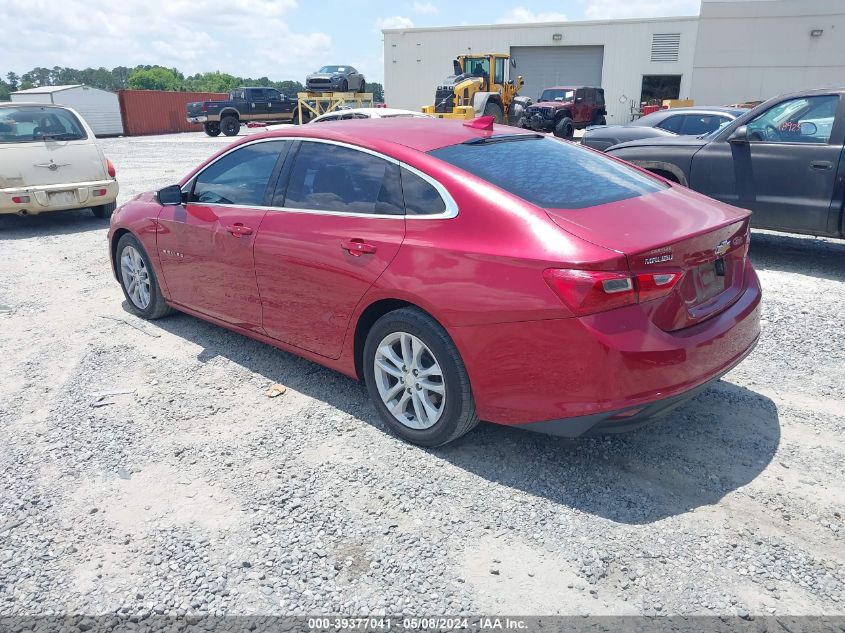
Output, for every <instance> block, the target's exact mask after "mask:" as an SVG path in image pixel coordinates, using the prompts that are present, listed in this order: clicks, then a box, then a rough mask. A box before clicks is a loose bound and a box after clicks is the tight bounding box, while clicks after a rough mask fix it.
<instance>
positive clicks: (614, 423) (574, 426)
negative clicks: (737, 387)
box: [520, 337, 759, 438]
mask: <svg viewBox="0 0 845 633" xmlns="http://www.w3.org/2000/svg"><path fill="white" fill-rule="evenodd" d="M758 339H759V337H758ZM758 339H755V341H754V343H753V344H752V346H751V347H750V348H749V349H748V350H747V351H746V352H745V353H744V354H743V355H742V356H741V357H740V358H738V359H737V360H736V361H735V362H734V363H733V365H731V366H730V367H728V368H727V369H726V370H725V371H723V372H722V373H721V374H719V375H717V376H714V377H713V378H711V379H710V380H708V381H707V382H705V383H704V384H701V385H699V386H698V387H694V388H693V389H690V390H688V391H685V392H683V393H681V394H678V395H677V396H673V397H671V398H666V399H664V400H657V401H655V402H652V403H650V404H647V405H645V406H638V407H628V408H625V409H620V410H618V411H606V412H604V413H594V414H592V415H583V416H579V417H574V418H563V419H561V420H548V421H546V422H534V423H531V424H525V425H521V426H520V428H522V429H525V430H526V431H534V432H535V433H544V434H546V435H558V436H561V437H568V438H576V437H582V436H591V435H605V434H612V433H625V432H627V431H633V430H634V429H638V428H640V427H641V426H644V425H646V424H648V423H650V422H653V421H655V420H656V419H658V418H660V417H662V416H664V415H666V414H667V413H669V412H670V411H672V410H673V409H675V408H676V407H678V406H680V405H682V404H683V403H684V402H686V401H687V400H691V399H692V398H694V397H695V396H697V395H698V394H700V393H701V392H702V391H705V390H706V389H707V388H708V387H710V385H712V384H713V383H714V382H717V381H718V380H719V378H721V377H722V376H724V375H725V374H726V373H728V372H729V371H730V370H731V369H733V368H734V367H736V366H737V365H738V364H739V363H740V362H742V361H743V359H745V357H746V356H748V354H750V353H751V352H752V350H753V349H754V347H755V346H756V345H757V340H758Z"/></svg>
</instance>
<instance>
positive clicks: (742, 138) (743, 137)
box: [728, 125, 748, 143]
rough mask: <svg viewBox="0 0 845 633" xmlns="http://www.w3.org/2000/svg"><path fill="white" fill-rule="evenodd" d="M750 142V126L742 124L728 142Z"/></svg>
mask: <svg viewBox="0 0 845 633" xmlns="http://www.w3.org/2000/svg"><path fill="white" fill-rule="evenodd" d="M747 142H748V127H747V126H745V125H740V126H739V127H738V128H736V129H735V130H734V131H733V134H731V135H730V136H729V137H728V143H747Z"/></svg>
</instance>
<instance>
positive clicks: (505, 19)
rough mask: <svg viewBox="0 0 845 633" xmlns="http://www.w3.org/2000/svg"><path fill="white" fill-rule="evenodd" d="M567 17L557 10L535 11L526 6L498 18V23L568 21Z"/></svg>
mask: <svg viewBox="0 0 845 633" xmlns="http://www.w3.org/2000/svg"><path fill="white" fill-rule="evenodd" d="M566 20H567V17H566V15H565V14H563V13H558V12H557V11H541V12H540V13H534V12H533V11H531V10H530V9H526V8H525V7H516V8H515V9H511V10H510V11H508V12H507V13H505V14H504V15H503V16H502V17H500V18H499V19H498V20H496V22H497V24H521V23H525V22H566Z"/></svg>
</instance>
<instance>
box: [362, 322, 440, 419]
mask: <svg viewBox="0 0 845 633" xmlns="http://www.w3.org/2000/svg"><path fill="white" fill-rule="evenodd" d="M373 364H374V370H375V380H376V387H377V388H378V392H379V395H380V396H381V399H382V402H384V405H385V407H387V410H388V411H389V412H390V414H391V415H392V416H393V417H394V418H396V420H397V421H398V422H399V423H401V424H403V425H405V426H407V427H408V428H411V429H416V430H424V429H429V428H431V427H432V426H434V425H435V424H436V423H437V421H438V420H439V419H440V417H441V416H442V415H443V410H444V407H445V404H446V384H445V381H444V380H443V370H442V369H441V367H440V363H438V362H437V359H436V358H435V356H434V354H433V353H432V351H431V350H430V349H429V348H428V346H427V345H426V344H425V343H423V342H422V340H420V339H419V338H417V337H416V336H414V335H413V334H408V333H407V332H392V333H390V334H388V335H387V336H385V337H384V338H383V339H382V341H381V343H379V345H378V348H377V350H376V353H375V359H374V362H373Z"/></svg>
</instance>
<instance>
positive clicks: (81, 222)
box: [0, 209, 109, 241]
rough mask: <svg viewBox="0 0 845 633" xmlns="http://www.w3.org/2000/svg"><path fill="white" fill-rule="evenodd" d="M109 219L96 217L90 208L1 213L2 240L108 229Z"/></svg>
mask: <svg viewBox="0 0 845 633" xmlns="http://www.w3.org/2000/svg"><path fill="white" fill-rule="evenodd" d="M108 227H109V221H108V220H107V219H101V218H95V217H94V216H93V215H92V214H91V211H90V210H89V209H79V210H75V211H56V212H50V213H40V214H38V215H27V216H19V215H0V241H2V240H27V239H31V238H34V237H44V236H45V235H71V234H73V233H85V232H87V231H97V230H100V229H107V228H108Z"/></svg>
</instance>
